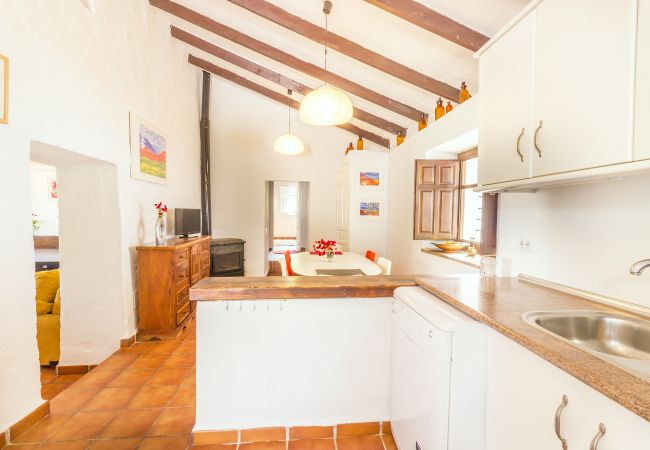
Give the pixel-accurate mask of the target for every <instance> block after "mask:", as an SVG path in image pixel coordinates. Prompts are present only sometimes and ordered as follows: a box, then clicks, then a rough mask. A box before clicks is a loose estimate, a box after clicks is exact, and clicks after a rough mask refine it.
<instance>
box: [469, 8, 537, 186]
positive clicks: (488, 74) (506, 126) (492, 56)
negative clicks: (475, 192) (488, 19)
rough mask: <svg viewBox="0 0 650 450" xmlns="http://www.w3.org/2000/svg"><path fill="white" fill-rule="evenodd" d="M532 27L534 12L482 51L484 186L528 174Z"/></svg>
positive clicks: (481, 176)
mask: <svg viewBox="0 0 650 450" xmlns="http://www.w3.org/2000/svg"><path fill="white" fill-rule="evenodd" d="M534 26H535V13H534V12H533V13H532V14H529V15H528V16H527V17H525V18H524V19H523V20H522V21H521V22H519V23H518V24H516V25H515V26H514V28H512V29H511V30H510V31H509V32H508V33H507V34H506V35H504V36H503V37H502V38H501V39H499V40H498V41H497V42H495V43H494V45H493V46H492V47H490V48H489V49H488V50H487V51H486V52H485V53H484V54H483V55H481V58H480V61H479V84H480V89H481V108H480V114H479V144H478V151H479V158H478V164H479V180H478V182H479V184H480V185H486V184H493V183H500V182H504V181H512V180H519V179H524V178H528V177H530V170H531V166H530V160H531V143H532V141H531V137H532V130H531V128H530V124H531V109H532V92H533V68H534V64H533V62H534V60H533V56H534V54H533V51H534V31H535V28H534ZM518 149H519V153H518V151H517V150H518Z"/></svg>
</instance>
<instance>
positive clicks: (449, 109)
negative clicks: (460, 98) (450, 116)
mask: <svg viewBox="0 0 650 450" xmlns="http://www.w3.org/2000/svg"><path fill="white" fill-rule="evenodd" d="M445 109H446V112H447V113H449V112H451V111H452V110H453V109H454V105H452V104H451V102H447V108H445Z"/></svg>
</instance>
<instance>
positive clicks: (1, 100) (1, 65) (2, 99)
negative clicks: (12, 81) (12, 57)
mask: <svg viewBox="0 0 650 450" xmlns="http://www.w3.org/2000/svg"><path fill="white" fill-rule="evenodd" d="M0 123H1V124H7V123H9V58H7V57H6V56H3V55H0Z"/></svg>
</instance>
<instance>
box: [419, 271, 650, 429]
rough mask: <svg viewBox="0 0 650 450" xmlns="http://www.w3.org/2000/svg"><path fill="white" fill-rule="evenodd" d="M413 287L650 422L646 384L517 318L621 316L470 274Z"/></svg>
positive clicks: (574, 298)
mask: <svg viewBox="0 0 650 450" xmlns="http://www.w3.org/2000/svg"><path fill="white" fill-rule="evenodd" d="M416 282H417V283H418V284H419V285H420V286H422V287H423V288H424V289H426V290H427V291H429V292H431V293H432V294H434V295H435V296H436V297H439V298H440V299H442V300H444V301H445V302H447V303H449V304H450V305H452V306H453V307H455V308H456V309H458V310H460V311H462V312H463V313H465V314H467V315H468V316H470V317H473V318H474V319H476V320H478V321H480V322H483V323H485V324H486V325H488V326H490V327H491V328H493V329H495V330H496V331H498V332H499V333H501V334H503V335H505V336H507V337H509V338H510V339H512V340H514V341H515V342H517V343H519V344H520V345H522V346H524V347H526V348H527V349H529V350H530V351H532V352H534V353H536V354H537V355H539V356H541V357H542V358H544V359H545V360H547V361H549V362H550V363H552V364H554V365H555V366H557V367H559V368H560V369H562V370H564V371H565V372H567V373H569V374H571V375H572V376H574V377H576V378H577V379H579V380H581V381H582V382H584V383H585V384H587V385H589V386H591V387H592V388H594V389H595V390H597V391H599V392H601V393H602V394H603V395H606V396H607V397H609V398H611V399H612V400H614V401H616V402H618V403H619V404H621V405H622V406H624V407H625V408H627V409H629V410H630V411H632V412H634V413H635V414H638V415H639V416H641V417H643V418H645V419H646V420H648V421H650V383H649V382H647V381H645V380H643V379H641V378H638V377H636V376H634V375H632V374H630V373H628V372H625V371H624V370H622V369H619V368H618V367H616V366H614V365H612V364H610V363H608V362H606V361H604V360H602V359H600V358H597V357H596V356H593V355H591V354H590V353H587V352H585V351H583V350H580V349H579V348H577V347H574V346H573V345H570V344H568V343H566V342H564V341H563V340H561V339H558V338H555V337H553V336H550V335H548V334H547V333H545V332H543V331H541V330H538V329H537V328H534V327H532V326H531V325H529V324H527V323H526V322H524V320H523V319H522V318H521V315H522V314H524V313H526V312H530V311H547V310H554V311H562V310H565V311H568V310H596V311H616V312H618V313H621V311H619V310H616V309H614V308H611V307H608V306H607V305H602V304H599V303H595V302H591V301H588V300H585V299H583V298H580V297H577V296H574V295H570V294H566V293H564V292H560V291H556V290H553V289H549V288H547V287H543V286H538V285H536V284H533V283H530V282H526V281H523V280H520V279H517V278H480V277H478V276H474V275H469V276H456V277H439V278H418V279H417V280H416ZM623 313H624V314H629V313H625V312H623Z"/></svg>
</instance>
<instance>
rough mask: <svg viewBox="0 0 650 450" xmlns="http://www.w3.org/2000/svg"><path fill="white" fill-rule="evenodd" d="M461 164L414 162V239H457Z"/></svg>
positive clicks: (453, 161)
mask: <svg viewBox="0 0 650 450" xmlns="http://www.w3.org/2000/svg"><path fill="white" fill-rule="evenodd" d="M459 189H460V163H459V161H456V160H431V159H418V160H416V161H415V217H414V230H413V238H414V239H420V240H436V239H456V238H457V237H458V204H459V203H458V195H459Z"/></svg>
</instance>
